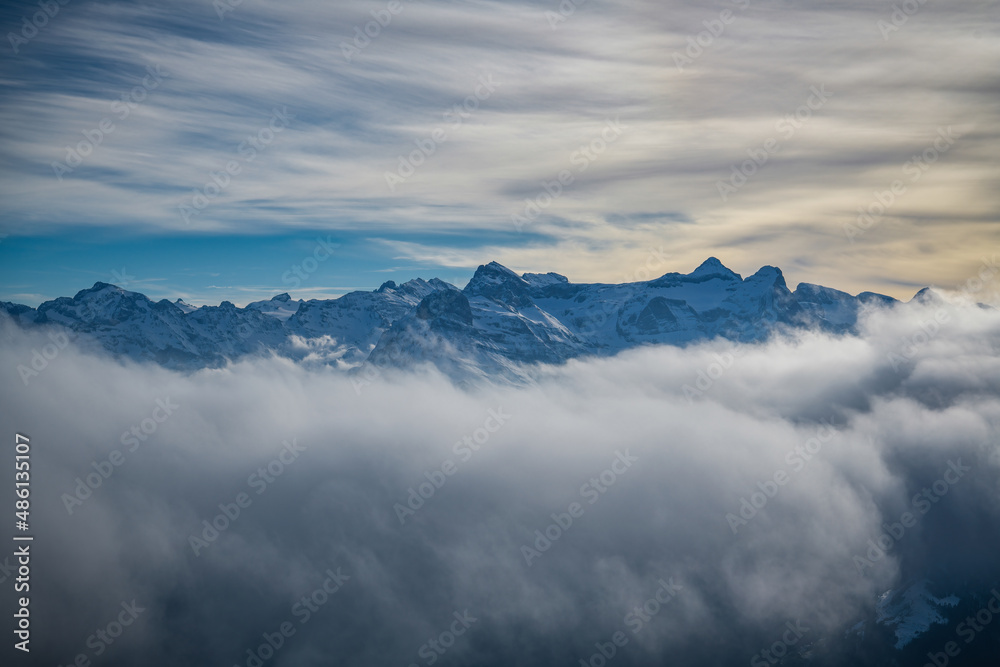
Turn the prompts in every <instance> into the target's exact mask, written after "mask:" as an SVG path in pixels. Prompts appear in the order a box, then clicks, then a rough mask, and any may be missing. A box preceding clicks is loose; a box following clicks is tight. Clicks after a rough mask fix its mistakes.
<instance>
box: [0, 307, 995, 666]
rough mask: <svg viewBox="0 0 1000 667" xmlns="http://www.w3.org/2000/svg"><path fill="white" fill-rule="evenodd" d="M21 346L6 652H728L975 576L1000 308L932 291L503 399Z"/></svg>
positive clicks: (814, 631) (41, 659)
mask: <svg viewBox="0 0 1000 667" xmlns="http://www.w3.org/2000/svg"><path fill="white" fill-rule="evenodd" d="M49 333H51V332H48V331H46V330H34V331H29V332H26V331H22V330H20V329H18V328H17V327H15V326H13V325H11V324H10V322H9V321H5V322H4V323H3V324H2V326H0V340H2V346H0V372H2V373H3V374H4V377H3V388H2V389H0V424H2V426H3V434H4V435H3V437H4V438H6V439H7V440H9V441H10V442H11V443H13V439H14V433H15V432H18V433H22V434H26V435H28V436H30V438H31V445H32V459H31V473H32V477H31V482H32V487H31V488H32V496H31V502H32V504H31V525H32V531H31V532H32V534H34V535H35V542H34V543H33V547H32V548H33V550H34V556H33V561H32V584H31V586H32V587H31V595H32V598H31V600H32V601H31V610H32V614H33V616H32V618H33V625H32V628H33V635H32V636H33V646H34V649H33V652H32V660H33V662H32V664H59V665H69V664H72V663H73V661H74V660H77V656H78V655H81V654H83V655H84V656H86V659H87V660H93V661H94V664H102V665H134V664H143V665H177V664H185V665H210V664H211V665H245V666H247V667H254V665H296V666H302V665H305V666H308V665H330V664H366V665H400V666H403V667H405V666H407V665H414V664H415V665H430V664H436V663H440V664H453V665H460V664H461V665H524V666H529V665H579V664H581V663H580V661H581V660H583V661H584V663H583V664H590V665H593V666H594V667H601V665H603V664H605V662H606V663H607V664H609V665H650V664H675V662H676V664H737V663H739V664H747V663H748V662H749V661H750V660H751V659H752V658H753V657H754V656H755V654H758V652H759V651H760V650H761V649H762V648H764V647H769V646H773V645H774V642H775V641H778V640H781V639H782V637H786V638H787V637H788V636H789V635H787V634H785V633H786V630H787V629H788V628H789V627H797V628H799V634H802V635H803V636H801V638H800V637H799V636H798V635H795V633H793V635H792V636H794V637H795V639H796V646H795V647H794V649H792V648H790V649H789V650H797V649H798V648H801V647H802V646H804V645H813V646H815V645H817V644H818V645H821V646H825V647H826V649H828V650H832V649H830V647H831V646H835V645H836V642H837V641H838V638H839V637H843V630H844V629H845V628H847V627H849V626H850V625H852V624H853V623H854V622H856V621H858V620H861V619H863V618H865V617H866V616H868V615H870V614H871V613H872V609H873V606H874V603H875V596H876V595H877V594H879V593H881V592H883V591H885V590H888V589H890V588H893V587H895V586H898V585H900V584H901V583H903V582H907V581H912V580H913V579H914V578H920V577H924V576H928V575H933V577H934V578H935V581H936V582H937V584H938V585H942V586H945V587H947V586H948V585H950V584H951V583H954V584H955V585H956V586H957V585H959V584H960V583H961V584H963V585H964V584H967V583H969V582H996V581H997V580H1000V566H998V564H997V559H996V554H997V553H1000V533H998V531H997V530H996V526H997V525H998V521H1000V446H998V424H1000V359H998V349H1000V312H998V311H996V310H994V309H991V308H984V307H979V306H975V305H971V304H968V303H962V302H960V301H958V300H955V299H953V298H950V297H947V298H944V299H930V300H929V301H928V303H926V304H925V305H922V306H918V305H916V304H912V303H911V304H909V305H908V306H907V307H905V308H898V309H896V310H895V311H891V310H888V311H874V312H872V313H870V314H869V315H867V316H866V318H865V320H864V325H863V333H862V335H860V336H847V335H845V336H836V335H829V334H820V333H811V332H806V333H798V334H794V335H785V336H778V337H776V338H774V339H772V340H771V341H770V342H768V343H764V344H756V345H739V344H734V343H731V342H726V341H715V342H711V343H706V344H702V345H698V346H694V347H688V348H678V347H669V346H664V347H648V348H642V349H636V350H633V351H629V352H626V353H623V354H620V355H618V356H616V357H613V358H604V359H583V360H576V361H571V362H569V363H567V364H565V365H563V366H560V367H546V368H540V369H534V371H533V374H534V376H535V378H536V382H534V383H533V384H531V385H530V386H527V387H481V388H473V389H470V388H458V387H456V386H455V385H454V384H453V383H452V382H450V381H449V380H448V379H447V378H445V377H443V376H442V375H440V374H438V373H436V372H434V371H433V370H424V371H421V372H417V373H406V374H393V373H391V372H386V373H383V374H382V375H380V376H379V377H378V378H376V379H375V380H374V381H372V382H370V383H368V384H365V385H363V386H362V387H361V388H360V389H359V388H358V385H357V383H356V382H352V378H351V377H348V376H346V375H344V374H343V373H341V372H337V371H334V370H323V369H319V370H317V369H309V370H305V369H303V368H301V367H298V366H296V365H295V364H294V363H293V362H290V361H288V360H284V359H280V358H271V359H255V360H245V361H240V362H237V363H234V364H232V365H230V366H229V367H227V368H225V369H214V370H204V371H199V372H195V373H188V374H185V373H178V372H173V371H169V370H165V369H163V368H160V367H158V366H154V365H137V364H134V363H130V362H121V361H116V360H113V359H110V358H107V357H103V356H100V355H96V354H93V353H91V352H82V351H80V350H79V349H78V347H77V345H76V343H73V342H70V343H69V344H67V345H66V346H65V347H62V348H59V349H58V352H57V353H55V354H54V355H52V358H51V359H48V363H47V365H46V367H45V368H44V370H43V371H41V372H40V373H39V374H38V375H37V376H33V377H31V379H30V381H29V382H28V383H27V384H25V382H24V381H23V380H22V377H21V376H20V374H19V372H18V370H17V368H18V366H19V365H25V364H30V361H31V359H32V357H33V354H34V353H35V352H39V353H41V352H42V351H43V347H44V346H46V345H55V344H56V343H55V342H53V339H52V338H50V337H49V336H48V334H49ZM54 349H55V348H52V347H49V348H48V352H49V353H52V351H53V350H54ZM12 459H13V457H12V456H4V457H3V460H2V461H0V473H2V477H0V479H3V480H12V479H13V460H12ZM3 484H4V489H5V490H4V492H3V493H4V497H5V498H6V497H8V496H9V497H10V499H11V500H10V502H11V504H12V503H13V494H12V493H10V492H8V491H7V490H6V489H7V488H12V487H13V485H12V484H11V483H10V482H8V481H4V482H3ZM921 494H923V495H921ZM925 507H926V508H927V509H926V510H925V509H923V508H925ZM237 512H238V514H237ZM907 513H909V515H910V516H911V518H912V521H909V520H906V521H904V519H903V517H904V515H905V514H907ZM897 523H898V524H899V526H900V527H902V530H901V528H900V527H897V526H896V525H895V524H897ZM904 523H907V524H909V525H906V526H903V524H904ZM213 524H214V525H213ZM11 532H13V530H11ZM890 532H894V533H895V535H894V537H893V539H892V540H891V542H890V541H889V540H887V539H886V535H887V534H888V533H890ZM2 558H3V555H0V562H2ZM0 576H4V577H5V578H6V577H7V576H8V575H5V574H3V573H0ZM7 583H10V582H9V581H8V582H7ZM7 583H5V584H4V588H5V589H6V588H7ZM8 603H12V600H10V596H9V595H5V596H4V600H3V604H4V605H8ZM123 605H124V606H123ZM10 608H12V607H10ZM7 609H8V607H7V606H5V607H4V610H5V611H6V610H7ZM137 609H141V611H137ZM129 610H131V611H129ZM126 621H127V624H126ZM789 623H791V624H792V625H791V626H789V625H788V624H789ZM796 624H797V625H796ZM803 628H807V629H808V630H804V631H803V630H802V629H803ZM113 635H117V636H113ZM6 649H7V647H5V650H6ZM602 653H603V655H602ZM34 660H37V661H38V662H34Z"/></svg>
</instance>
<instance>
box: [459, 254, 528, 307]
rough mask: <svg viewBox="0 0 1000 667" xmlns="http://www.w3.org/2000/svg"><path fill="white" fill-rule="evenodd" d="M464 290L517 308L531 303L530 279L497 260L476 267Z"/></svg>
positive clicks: (469, 293) (472, 294) (471, 294)
mask: <svg viewBox="0 0 1000 667" xmlns="http://www.w3.org/2000/svg"><path fill="white" fill-rule="evenodd" d="M462 291H463V292H465V293H466V294H468V295H469V296H484V297H486V298H488V299H493V300H494V301H499V302H501V303H504V304H507V305H509V306H515V307H517V308H520V307H522V306H526V305H528V304H530V303H531V298H530V297H529V296H528V281H527V280H525V279H524V278H522V277H521V276H519V275H517V274H516V273H514V272H513V271H511V270H510V269H508V268H507V267H506V266H504V265H502V264H499V263H497V262H490V263H489V264H484V265H482V266H480V267H479V268H478V269H476V273H475V274H474V275H473V276H472V280H470V281H469V284H468V285H466V286H465V289H464V290H462Z"/></svg>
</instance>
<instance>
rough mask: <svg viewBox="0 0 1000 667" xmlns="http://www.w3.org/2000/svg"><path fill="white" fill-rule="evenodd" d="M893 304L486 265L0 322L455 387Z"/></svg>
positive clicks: (719, 282) (847, 318)
mask: <svg viewBox="0 0 1000 667" xmlns="http://www.w3.org/2000/svg"><path fill="white" fill-rule="evenodd" d="M892 303H895V299H892V298H890V297H887V296H883V295H880V294H874V293H871V292H864V293H862V294H859V295H857V296H851V295H850V294H847V293H845V292H841V291H838V290H835V289H830V288H828V287H821V286H819V285H811V284H808V283H801V284H799V285H798V287H797V288H796V289H795V290H794V291H792V290H789V289H788V286H787V285H786V284H785V279H784V277H783V276H782V273H781V271H780V270H779V269H777V268H775V267H772V266H765V267H763V268H761V269H760V270H759V271H757V272H756V273H755V274H753V275H752V276H749V277H747V278H743V277H741V276H740V275H739V274H737V273H735V272H733V271H731V270H729V269H728V268H726V267H725V266H723V265H722V263H721V262H720V261H719V260H717V259H715V258H714V257H713V258H709V259H708V260H706V261H705V262H704V263H702V264H701V266H699V267H698V268H697V269H695V270H694V271H693V272H691V273H689V274H681V273H667V274H666V275H663V276H661V277H659V278H656V279H654V280H648V281H643V282H635V283H625V284H617V285H614V284H600V283H593V284H578V283H571V282H570V281H569V280H568V279H567V278H566V277H565V276H561V275H559V274H557V273H545V274H540V273H525V274H522V275H517V274H516V273H514V272H513V271H511V270H510V269H507V268H506V267H504V266H501V265H500V264H497V263H496V262H491V263H489V264H486V265H484V266H480V267H479V268H478V269H477V270H476V272H475V275H474V276H473V277H472V279H471V280H470V281H469V283H468V284H467V285H466V286H465V287H464V288H463V289H459V288H457V287H455V286H454V285H451V284H449V283H446V282H444V281H442V280H439V279H437V278H434V279H431V280H423V279H420V278H417V279H414V280H410V281H408V282H406V283H403V284H401V285H397V284H396V283H394V282H392V281H389V282H386V283H384V284H383V285H382V286H380V287H379V288H378V289H376V290H374V291H372V292H351V293H349V294H346V295H344V296H342V297H340V298H337V299H326V300H316V299H314V300H308V301H305V300H295V299H292V298H291V297H290V296H289V295H288V294H280V295H278V296H275V297H274V298H272V299H269V300H267V301H257V302H254V303H250V304H248V305H247V306H246V307H244V308H238V307H236V306H234V305H233V304H232V303H230V302H228V301H223V302H222V303H221V304H220V305H218V306H201V307H194V306H191V305H189V304H186V303H184V302H183V301H182V300H180V299H178V300H176V301H174V302H171V301H169V300H167V299H163V300H161V301H155V302H154V301H152V300H150V299H149V298H147V297H146V296H145V295H143V294H140V293H137V292H130V291H127V290H124V289H122V288H120V287H116V286H115V285H110V284H107V283H103V282H98V283H95V284H94V286H93V287H91V288H90V289H85V290H82V291H80V292H78V293H77V294H76V296H74V297H72V298H70V297H61V298H58V299H55V300H52V301H46V302H45V303H42V304H41V305H39V306H38V308H30V307H28V306H24V305H20V304H14V303H7V302H0V311H3V312H6V313H7V314H8V315H9V316H10V317H11V318H12V319H13V320H15V321H16V322H17V323H18V324H20V325H21V326H24V327H32V326H39V325H58V326H61V327H66V328H68V329H70V330H72V331H73V332H75V333H76V334H80V335H81V336H82V340H83V341H85V342H86V343H87V344H91V345H96V346H99V347H101V348H103V349H105V350H107V351H108V352H111V353H112V354H114V355H118V356H123V357H128V358H131V359H134V360H137V361H153V362H156V363H159V364H162V365H164V366H167V367H171V368H178V369H195V368H203V367H214V366H220V365H223V364H225V363H226V362H227V361H228V360H235V359H239V358H241V357H244V356H247V355H255V354H272V353H273V354H278V355H282V356H286V357H289V358H292V359H296V360H300V361H307V362H319V363H325V364H330V365H335V366H337V367H340V368H343V369H345V370H349V369H352V368H357V367H359V366H361V365H363V364H365V363H369V364H373V365H376V366H383V367H384V366H394V367H410V366H413V365H415V364H419V363H424V362H430V363H433V364H435V365H437V366H438V367H439V368H440V369H441V370H442V371H444V372H445V373H447V374H449V375H451V376H452V377H456V378H463V379H465V378H476V377H481V378H507V379H516V378H518V377H521V376H522V375H523V374H524V372H525V371H524V370H523V369H524V368H525V366H526V365H530V364H534V363H539V362H541V363H559V362H563V361H566V360H568V359H571V358H575V357H581V356H608V355H613V354H615V353H617V352H619V351H622V350H625V349H628V348H632V347H636V346H640V345H650V344H671V345H685V344H689V343H693V342H697V341H703V340H708V339H712V338H716V337H723V338H727V339H731V340H739V341H756V340H761V339H763V338H766V337H767V336H768V335H769V334H770V333H771V332H772V331H773V330H775V329H776V328H784V327H793V328H794V327H813V328H820V329H823V330H828V331H835V332H847V331H852V330H853V329H854V327H855V325H856V323H857V319H858V314H859V312H860V311H861V309H862V308H864V307H865V306H867V305H871V304H892Z"/></svg>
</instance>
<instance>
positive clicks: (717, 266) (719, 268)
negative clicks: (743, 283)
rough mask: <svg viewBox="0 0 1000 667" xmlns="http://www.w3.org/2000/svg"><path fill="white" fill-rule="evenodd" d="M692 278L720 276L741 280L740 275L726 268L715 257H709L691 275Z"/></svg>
mask: <svg viewBox="0 0 1000 667" xmlns="http://www.w3.org/2000/svg"><path fill="white" fill-rule="evenodd" d="M688 275H690V276H711V275H718V276H723V277H726V278H735V279H736V280H741V278H740V274H738V273H736V272H735V271H733V270H731V269H729V268H728V267H726V265H725V264H723V263H722V262H720V261H719V260H718V259H717V258H715V257H709V258H708V259H706V260H705V261H704V262H702V263H701V265H700V266H698V268H697V269H695V270H694V271H692V272H691V273H689V274H688Z"/></svg>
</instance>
